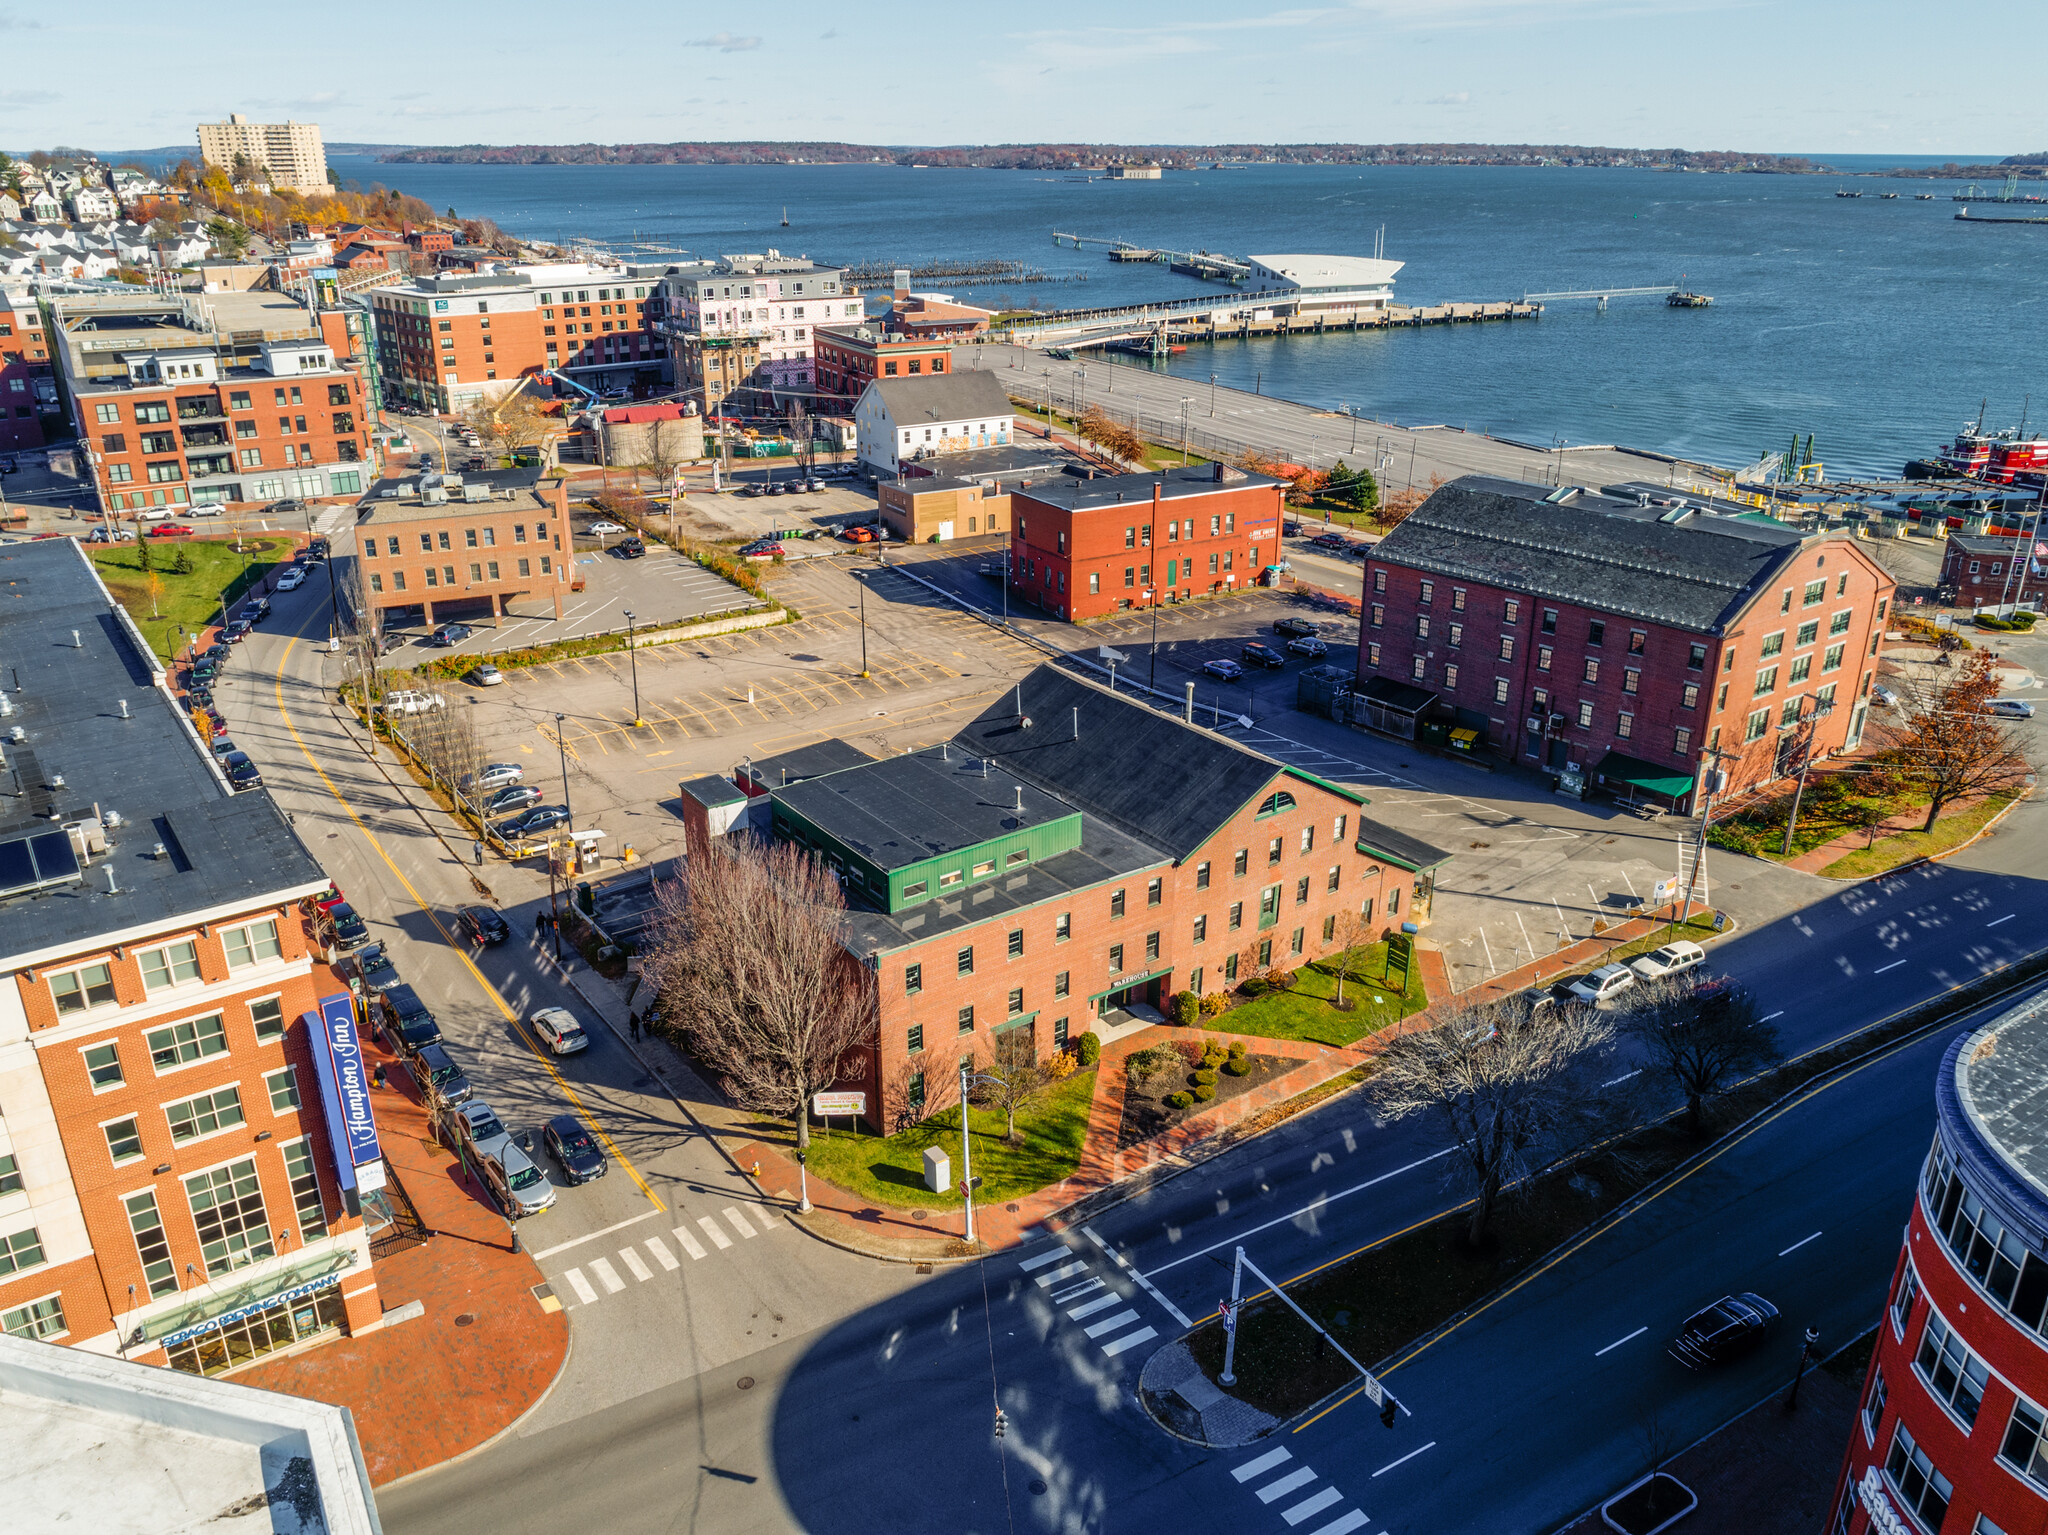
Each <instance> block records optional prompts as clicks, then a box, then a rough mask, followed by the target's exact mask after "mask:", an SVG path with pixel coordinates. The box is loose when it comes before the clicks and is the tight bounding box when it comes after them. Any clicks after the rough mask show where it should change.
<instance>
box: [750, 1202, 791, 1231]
mask: <svg viewBox="0 0 2048 1535" xmlns="http://www.w3.org/2000/svg"><path fill="white" fill-rule="evenodd" d="M754 1224H755V1225H757V1226H759V1227H760V1228H761V1235H763V1236H766V1235H767V1234H768V1233H769V1232H771V1231H776V1230H779V1229H780V1228H782V1227H784V1226H787V1225H788V1224H789V1222H788V1221H786V1220H784V1219H782V1217H781V1216H779V1215H777V1214H776V1213H775V1212H774V1211H773V1210H770V1209H768V1208H767V1207H766V1206H763V1205H756V1206H755V1207H754Z"/></svg>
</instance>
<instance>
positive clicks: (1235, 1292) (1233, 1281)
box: [1216, 1247, 1244, 1386]
mask: <svg viewBox="0 0 2048 1535" xmlns="http://www.w3.org/2000/svg"><path fill="white" fill-rule="evenodd" d="M1243 1290H1244V1249H1243V1248H1242V1247H1240V1248H1239V1249H1238V1250H1237V1257H1236V1259H1235V1260H1234V1261H1233V1262H1232V1264H1231V1266H1230V1304H1229V1305H1227V1306H1225V1307H1222V1308H1221V1309H1222V1312H1223V1373H1222V1374H1221V1375H1219V1376H1217V1377H1216V1383H1217V1384H1218V1385H1219V1386H1234V1385H1236V1384H1237V1375H1236V1374H1235V1372H1234V1371H1233V1369H1232V1366H1233V1365H1235V1364H1236V1363H1237V1319H1238V1309H1237V1308H1238V1306H1239V1304H1240V1302H1239V1300H1238V1296H1239V1295H1240V1294H1242V1293H1243Z"/></svg>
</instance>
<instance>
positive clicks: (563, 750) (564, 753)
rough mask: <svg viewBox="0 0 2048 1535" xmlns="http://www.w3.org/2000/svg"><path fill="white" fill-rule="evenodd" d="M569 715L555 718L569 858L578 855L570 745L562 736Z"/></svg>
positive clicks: (560, 715) (556, 745)
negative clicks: (571, 792) (571, 790)
mask: <svg viewBox="0 0 2048 1535" xmlns="http://www.w3.org/2000/svg"><path fill="white" fill-rule="evenodd" d="M567 719H568V716H567V715H564V714H557V715H556V716H555V750H556V752H557V753H558V754H559V755H560V757H561V759H562V811H563V814H565V815H566V816H567V817H568V827H569V856H570V857H572V858H573V857H575V855H576V807H575V806H574V805H573V804H571V803H570V800H569V744H568V742H567V740H566V739H565V738H564V737H563V735H562V725H563V723H564V722H565V721H566V720H567Z"/></svg>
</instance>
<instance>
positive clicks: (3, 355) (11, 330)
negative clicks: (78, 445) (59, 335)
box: [0, 292, 50, 452]
mask: <svg viewBox="0 0 2048 1535" xmlns="http://www.w3.org/2000/svg"><path fill="white" fill-rule="evenodd" d="M8 301H9V300H8V295H7V294H6V293H5V292H0V452H18V451H19V450H21V449H23V448H40V447H41V446H42V445H43V423H42V418H41V417H40V416H39V415H38V414H37V412H38V411H39V410H40V409H41V403H40V401H39V400H38V399H37V396H36V383H37V381H38V380H39V379H47V378H49V377H50V344H49V341H48V338H47V337H46V336H45V334H44V332H43V317H42V313H41V312H40V311H39V310H38V309H37V308H36V305H35V301H34V300H33V299H30V298H27V297H24V298H23V299H22V300H21V304H20V307H19V308H14V309H9V308H7V307H6V305H7V303H8Z"/></svg>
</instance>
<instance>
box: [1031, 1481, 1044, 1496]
mask: <svg viewBox="0 0 2048 1535" xmlns="http://www.w3.org/2000/svg"><path fill="white" fill-rule="evenodd" d="M1031 1496H1032V1497H1034V1498H1042V1497H1044V1496H1045V1483H1043V1482H1041V1481H1040V1480H1039V1479H1038V1478H1037V1477H1035V1476H1034V1477H1033V1478H1032V1479H1031Z"/></svg>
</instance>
